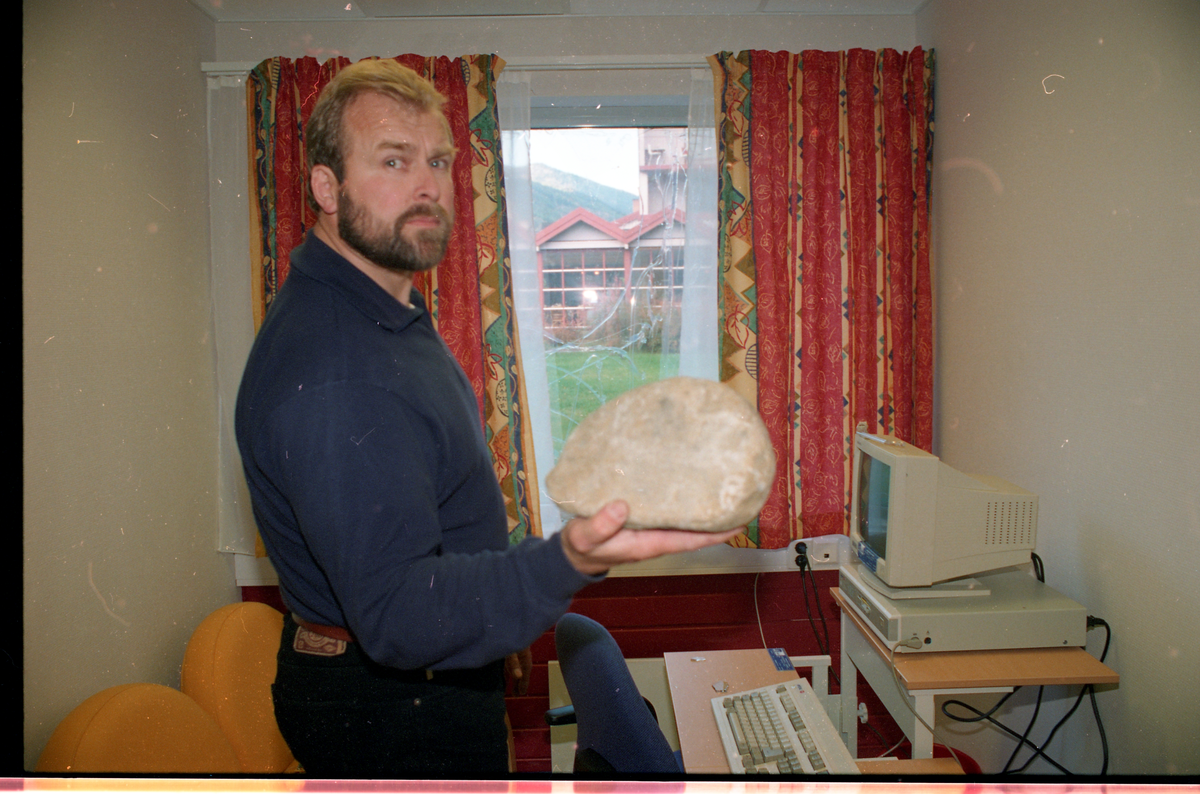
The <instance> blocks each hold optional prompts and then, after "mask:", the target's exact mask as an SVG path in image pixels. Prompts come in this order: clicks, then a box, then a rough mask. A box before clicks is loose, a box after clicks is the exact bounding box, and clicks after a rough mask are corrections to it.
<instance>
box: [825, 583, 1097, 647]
mask: <svg viewBox="0 0 1200 794" xmlns="http://www.w3.org/2000/svg"><path fill="white" fill-rule="evenodd" d="M975 578H976V579H977V580H979V582H980V583H981V584H982V585H983V586H984V587H985V588H987V589H988V590H990V593H989V594H988V595H958V596H952V597H940V598H907V599H894V600H893V599H890V598H887V597H886V596H884V595H883V594H881V593H879V592H877V591H876V590H875V589H873V588H872V587H871V585H870V584H869V583H868V582H867V581H866V578H865V575H864V573H863V571H862V570H860V569H859V567H858V565H857V564H855V565H848V566H843V567H842V568H841V570H840V575H839V586H840V588H841V591H842V593H843V595H845V596H846V598H847V600H848V601H849V602H850V604H851V606H852V608H853V609H854V611H855V612H857V613H858V615H859V617H861V618H862V619H863V621H864V622H865V623H866V624H867V625H869V626H870V627H871V628H872V629H873V630H874V632H875V634H876V635H877V636H878V637H879V638H881V639H882V640H883V641H884V642H885V643H886V644H887V645H889V646H892V645H895V647H896V652H897V653H921V652H935V651H976V650H997V649H1002V648H1053V647H1070V646H1082V645H1085V644H1086V643H1087V611H1086V610H1085V609H1084V608H1083V606H1082V605H1080V604H1078V603H1077V602H1075V601H1072V600H1071V599H1070V598H1067V597H1066V596H1064V595H1062V594H1061V593H1059V592H1058V591H1057V590H1055V589H1053V588H1052V587H1049V586H1047V585H1045V584H1043V583H1042V582H1039V581H1038V580H1037V579H1035V578H1034V577H1033V576H1030V575H1029V574H1028V573H1026V572H1025V571H1023V570H1020V569H1018V568H1006V569H1003V570H1000V571H993V572H991V573H985V574H978V575H976V576H975ZM914 638H915V639H914ZM905 642H907V643H909V644H897V643H905Z"/></svg>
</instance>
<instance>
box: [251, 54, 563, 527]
mask: <svg viewBox="0 0 1200 794" xmlns="http://www.w3.org/2000/svg"><path fill="white" fill-rule="evenodd" d="M395 60H396V61H398V62H400V63H401V64H403V65H405V66H407V67H409V68H411V69H413V70H414V71H416V72H417V73H418V74H420V75H422V76H424V77H425V78H427V79H429V80H430V81H431V82H432V83H433V84H434V86H435V87H436V88H437V89H438V91H440V92H441V93H442V94H443V95H444V96H445V97H446V98H447V102H446V105H445V106H444V108H443V109H444V112H445V114H446V118H447V119H448V120H449V122H450V129H451V132H452V134H453V136H454V145H455V146H456V148H457V149H458V152H459V156H458V157H457V158H456V159H455V174H454V177H455V228H454V233H453V234H452V236H451V238H450V244H449V246H448V249H447V252H446V257H445V259H444V260H443V261H442V263H441V265H439V266H438V267H437V268H436V269H435V270H434V271H432V272H430V273H424V274H420V275H419V276H418V277H417V279H416V280H415V287H416V289H418V290H420V292H421V294H422V295H423V296H424V298H425V301H426V303H427V305H428V306H429V309H430V312H431V314H432V316H433V322H434V325H435V327H436V328H437V330H438V333H440V334H441V335H442V338H443V339H445V340H446V344H447V346H448V347H449V348H450V350H451V352H453V353H454V356H455V358H457V359H458V362H459V364H461V365H462V368H463V370H464V371H465V372H466V373H467V377H468V378H470V380H471V383H472V385H473V386H474V388H475V395H476V399H478V401H479V408H480V413H481V414H482V416H483V424H484V432H485V435H486V437H487V442H488V446H489V447H490V449H491V452H492V462H493V464H494V466H495V469H496V475H497V477H498V478H499V480H500V485H501V489H502V490H503V492H504V497H505V502H506V504H507V508H508V524H509V537H510V539H511V540H512V542H514V543H516V542H517V541H519V540H520V539H521V538H523V537H525V536H526V535H528V534H535V535H540V534H541V527H540V524H539V522H538V520H537V518H536V517H537V516H538V515H539V512H538V493H537V487H536V485H535V486H534V487H532V488H530V487H527V483H537V475H536V472H535V470H534V468H533V467H534V462H533V441H532V437H531V435H530V433H529V430H528V422H527V420H526V417H527V416H528V407H527V405H528V403H527V402H526V400H525V396H524V393H523V385H522V383H521V381H520V379H519V373H520V361H519V355H520V345H519V344H518V342H517V330H516V325H515V322H514V315H513V303H512V271H511V268H510V263H509V255H508V241H507V239H506V236H505V235H506V229H507V224H506V223H505V219H504V216H505V206H504V192H503V181H502V178H501V174H502V169H501V161H500V131H499V125H498V123H497V114H496V76H497V75H498V74H499V72H500V70H501V69H503V68H504V62H503V60H501V59H500V58H497V57H496V56H494V55H470V56H464V57H461V58H457V59H450V58H446V57H424V56H418V55H400V56H397V57H396V58H395ZM349 65H350V61H349V60H348V59H346V58H335V59H331V60H328V61H326V62H325V63H321V64H318V63H317V61H316V60H315V59H313V58H300V59H298V60H296V61H292V60H290V59H288V58H271V59H268V60H266V61H263V62H262V63H261V64H259V65H258V66H257V67H255V68H254V70H253V71H252V72H251V73H250V78H249V80H248V81H247V88H246V91H247V102H248V105H249V108H250V112H249V114H248V115H249V125H250V129H249V136H248V139H249V142H250V143H249V146H250V189H251V191H252V193H253V195H254V196H255V197H256V198H257V201H255V202H251V205H252V210H251V214H252V216H253V217H252V219H251V243H250V245H251V252H250V253H251V261H252V262H253V263H254V274H253V290H254V296H253V297H254V322H255V328H257V327H258V326H259V325H260V324H261V323H262V319H263V316H264V315H265V313H266V310H267V308H268V307H269V306H270V305H271V300H272V298H274V296H275V294H276V292H277V291H278V289H279V287H280V285H281V284H283V282H284V280H285V279H286V278H287V273H288V254H289V252H290V251H291V250H292V248H294V247H295V246H297V245H299V244H300V242H301V241H302V240H303V239H304V235H305V233H306V232H307V231H308V230H309V229H310V228H312V226H313V225H314V224H315V222H316V217H315V214H314V212H313V210H312V209H311V208H310V207H309V206H308V202H307V198H306V195H307V194H306V184H307V179H308V173H307V167H306V164H305V158H304V125H305V124H306V123H307V121H308V117H309V114H310V113H311V112H312V108H313V105H314V104H315V103H316V99H317V96H318V95H319V94H320V92H321V89H322V88H323V87H324V86H325V85H326V83H328V82H329V81H330V80H331V79H332V78H333V76H334V75H335V74H337V72H338V71H339V70H341V69H343V68H345V67H346V66H349Z"/></svg>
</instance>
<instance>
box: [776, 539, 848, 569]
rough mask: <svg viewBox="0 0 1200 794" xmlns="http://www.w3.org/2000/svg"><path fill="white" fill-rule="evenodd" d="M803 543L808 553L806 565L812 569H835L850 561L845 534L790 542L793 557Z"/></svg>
mask: <svg viewBox="0 0 1200 794" xmlns="http://www.w3.org/2000/svg"><path fill="white" fill-rule="evenodd" d="M801 543H803V544H804V547H805V549H806V551H807V554H808V565H809V567H810V568H812V569H813V570H814V571H836V570H837V569H838V566H840V565H841V564H842V563H844V562H849V561H850V538H848V537H847V536H845V535H821V536H818V537H815V538H802V539H800V540H797V541H795V542H794V543H792V544H791V547H790V548H791V550H792V555H793V558H794V557H795V556H796V555H797V554H798V552H797V549H798V547H799V546H800V544H801Z"/></svg>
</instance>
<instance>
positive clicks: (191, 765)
mask: <svg viewBox="0 0 1200 794" xmlns="http://www.w3.org/2000/svg"><path fill="white" fill-rule="evenodd" d="M36 771H38V772H64V773H79V774H94V773H105V772H108V773H119V774H216V773H237V772H240V771H241V766H240V765H239V764H238V760H237V756H236V755H235V754H234V752H233V747H232V746H231V745H230V744H229V740H227V739H226V738H225V735H224V734H223V733H222V732H221V729H220V728H219V727H218V726H217V723H216V721H215V720H214V719H213V718H212V717H211V716H209V714H208V713H207V712H205V711H204V709H202V708H200V706H199V705H197V704H196V701H194V700H192V699H191V698H189V697H188V696H187V695H185V694H183V693H182V692H180V691H179V690H177V689H172V688H171V687H168V686H163V685H161V684H121V685H119V686H114V687H109V688H108V689H105V690H103V691H101V692H97V693H96V694H95V695H92V696H91V697H90V698H88V699H87V700H85V701H83V702H82V703H80V704H79V705H78V706H76V707H75V708H74V709H73V710H72V711H71V713H70V714H68V715H67V716H66V717H65V718H63V721H62V722H60V723H59V724H58V727H57V728H55V729H54V733H53V734H52V735H51V736H50V741H49V742H47V743H46V747H45V749H43V750H42V755H41V757H40V758H38V762H37V767H36Z"/></svg>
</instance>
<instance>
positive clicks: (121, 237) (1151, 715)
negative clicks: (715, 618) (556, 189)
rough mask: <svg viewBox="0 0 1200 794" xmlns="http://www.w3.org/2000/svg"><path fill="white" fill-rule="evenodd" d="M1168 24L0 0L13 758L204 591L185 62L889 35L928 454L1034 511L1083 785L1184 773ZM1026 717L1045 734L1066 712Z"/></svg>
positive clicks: (199, 245) (621, 87)
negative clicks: (548, 14)
mask: <svg viewBox="0 0 1200 794" xmlns="http://www.w3.org/2000/svg"><path fill="white" fill-rule="evenodd" d="M147 8H150V9H152V10H149V11H148V10H146V9H147ZM1196 8H1197V5H1196V4H1195V3H1194V2H1192V0H1176V1H1175V2H1169V3H1151V2H1139V3H1126V2H1111V1H1110V2H1092V1H1091V0H1052V2H1041V1H1040V0H1012V2H1008V3H1004V4H999V3H993V2H987V1H986V0H930V2H929V3H928V4H927V5H925V6H924V7H922V9H921V11H920V13H919V14H918V15H917V16H916V17H915V18H910V17H879V18H871V17H852V16H828V17H808V18H787V17H769V18H767V19H765V20H752V19H748V18H731V17H720V18H681V17H674V18H651V19H649V20H637V21H629V20H625V21H622V20H608V21H605V20H596V19H587V20H580V21H565V20H528V19H519V20H498V21H494V22H488V23H480V22H470V23H462V22H455V23H447V22H444V21H432V20H426V21H422V22H421V23H419V24H412V23H403V22H379V23H349V24H347V23H317V24H299V23H297V24H287V25H280V24H274V25H272V24H264V23H237V24H223V25H214V24H213V23H212V22H211V21H209V20H208V19H207V18H206V17H204V16H203V15H202V14H201V13H200V12H198V11H196V10H195V8H194V7H193V6H191V5H190V4H188V3H187V2H186V1H185V0H160V2H154V3H139V2H133V0H117V2H116V3H113V4H109V3H104V4H101V3H96V2H93V1H91V0H78V1H77V2H64V1H63V0H41V2H36V3H34V2H29V3H26V7H25V18H24V53H23V62H24V75H23V77H24V80H25V87H24V103H25V107H24V112H25V119H24V133H25V142H24V152H23V154H24V171H25V191H26V192H25V196H24V211H25V219H24V235H25V241H24V244H25V252H24V256H25V261H24V271H23V275H24V301H25V303H24V315H25V317H24V323H25V328H24V332H25V338H24V357H25V361H24V373H23V374H24V380H25V384H24V390H25V400H26V406H25V413H24V421H25V445H26V446H25V461H24V463H25V497H24V509H25V527H24V543H25V571H24V573H25V611H24V617H25V632H26V644H25V660H24V662H25V670H26V681H25V702H26V728H25V758H26V763H27V764H32V762H33V760H35V759H36V757H37V754H38V753H39V752H40V750H41V747H42V745H43V744H44V742H45V739H46V738H47V737H48V736H49V733H50V731H51V730H52V729H53V726H54V725H55V724H56V723H57V721H58V720H59V719H61V717H62V716H63V715H65V714H66V713H67V711H69V710H70V708H71V707H73V706H74V705H75V704H77V703H78V702H79V701H81V700H82V699H83V698H85V697H87V696H89V695H91V694H93V693H94V692H96V691H98V690H100V689H102V688H104V687H106V686H111V685H113V684H117V683H123V682H126V681H135V680H150V681H159V682H162V683H168V684H175V683H177V682H178V667H179V662H180V659H181V658H182V652H183V645H184V643H185V642H186V639H187V637H188V635H189V634H190V632H191V630H192V628H193V627H194V626H195V624H196V623H197V622H198V621H199V620H200V619H201V618H202V617H203V615H204V614H206V613H207V612H208V611H210V610H211V609H212V608H214V607H216V606H218V605H219V604H221V603H225V602H227V601H230V600H233V599H234V598H236V592H235V590H234V587H233V577H232V572H231V570H230V565H229V563H228V561H227V560H226V559H225V558H224V557H222V556H221V555H218V554H216V553H215V552H214V551H213V549H214V547H215V535H216V517H215V516H216V494H215V490H216V482H217V472H216V455H217V453H216V427H217V420H216V406H215V398H214V396H213V394H214V385H213V374H212V373H213V360H212V357H213V353H212V329H211V326H210V314H209V312H210V307H209V305H208V294H209V285H208V242H207V241H208V208H207V204H206V201H207V186H206V170H205V151H206V144H205V129H204V117H205V113H204V111H205V93H204V79H203V76H202V75H201V74H200V71H199V68H198V66H199V63H200V62H202V61H252V62H257V61H258V60H261V59H263V58H265V57H269V56H272V55H287V56H290V57H297V56H299V55H303V54H312V55H314V56H316V57H318V58H319V59H324V58H326V57H329V56H330V55H332V54H335V53H342V54H346V55H348V56H349V57H351V58H359V57H363V56H365V55H389V54H396V53H399V52H405V51H416V52H421V53H425V54H431V53H437V54H448V55H458V54H462V53H468V52H478V51H485V52H486V51H491V52H497V53H499V54H501V55H502V56H504V57H507V58H510V59H516V58H521V57H536V56H555V55H581V56H588V55H600V56H604V55H629V56H634V55H638V54H644V55H666V54H706V53H711V52H716V51H718V50H722V49H725V50H740V49H745V48H758V49H788V50H798V49H803V48H805V47H816V48H822V49H846V48H849V47H865V48H869V49H875V48H879V47H885V46H890V47H896V48H898V49H908V48H909V47H911V46H912V45H913V44H915V43H920V44H923V45H926V46H933V47H935V48H936V49H937V50H938V76H937V103H938V104H937V113H938V118H937V125H938V126H937V138H936V145H935V158H936V159H935V184H934V201H935V210H934V221H935V224H936V237H935V246H936V251H935V253H936V260H937V267H938V289H939V295H938V323H939V332H938V356H939V369H938V373H939V375H938V377H939V381H938V388H939V393H938V401H939V403H938V404H939V417H940V419H939V426H938V434H939V438H938V444H939V450H940V451H941V453H942V454H943V455H944V457H945V458H946V459H947V460H948V461H949V462H950V463H951V464H953V465H956V466H959V467H960V468H964V469H967V470H977V471H982V472H987V473H992V474H997V475H1001V476H1004V477H1006V478H1008V479H1010V480H1013V481H1014V482H1016V483H1018V484H1020V485H1023V486H1025V487H1028V488H1030V489H1032V490H1034V491H1036V492H1038V493H1040V494H1041V497H1042V498H1041V539H1040V544H1039V546H1040V548H1039V551H1040V553H1041V554H1042V556H1043V558H1044V559H1045V561H1046V568H1047V572H1048V580H1049V582H1050V583H1051V584H1052V585H1053V586H1055V587H1057V588H1059V589H1060V590H1062V591H1064V592H1066V593H1067V594H1069V595H1071V596H1072V597H1074V598H1076V599H1078V600H1080V601H1082V602H1083V603H1084V604H1086V605H1087V606H1088V609H1089V611H1090V612H1091V613H1092V614H1095V615H1098V616H1101V617H1104V618H1105V619H1107V620H1108V621H1109V622H1110V623H1111V624H1112V625H1113V628H1114V632H1115V638H1114V643H1113V648H1112V650H1111V651H1110V653H1109V662H1110V663H1111V664H1112V665H1113V666H1114V667H1116V668H1117V669H1118V670H1119V671H1120V672H1121V674H1122V677H1123V679H1122V683H1121V686H1120V687H1119V688H1118V689H1116V690H1112V691H1105V692H1102V693H1101V695H1100V704H1101V709H1102V712H1103V715H1104V718H1105V726H1106V728H1107V730H1108V735H1109V740H1110V745H1111V746H1112V750H1113V762H1112V766H1111V767H1110V771H1111V772H1115V773H1132V774H1137V773H1164V772H1174V773H1182V772H1192V773H1195V772H1198V771H1200V751H1198V749H1197V748H1200V736H1197V729H1196V728H1195V726H1196V724H1197V722H1196V720H1195V717H1194V714H1195V711H1196V705H1197V703H1200V692H1198V690H1197V686H1196V684H1195V683H1194V681H1193V679H1194V678H1195V675H1194V671H1195V669H1197V667H1198V666H1200V662H1198V659H1197V657H1198V655H1200V646H1198V642H1200V641H1198V640H1197V639H1196V634H1195V632H1192V631H1190V630H1189V629H1188V628H1187V627H1189V626H1190V624H1191V622H1192V621H1191V620H1190V619H1191V618H1192V617H1193V614H1194V613H1195V612H1196V611H1197V609H1198V608H1200V595H1198V594H1200V581H1198V576H1200V574H1198V573H1197V572H1198V570H1200V504H1198V499H1200V497H1198V492H1200V484H1198V481H1197V472H1200V459H1198V457H1197V449H1198V447H1197V445H1196V443H1195V442H1196V440H1197V438H1198V437H1200V433H1198V432H1197V431H1198V430H1200V428H1198V426H1197V421H1198V420H1197V411H1196V409H1195V402H1196V394H1197V393H1198V392H1200V389H1198V386H1200V372H1198V370H1200V367H1198V365H1197V353H1196V346H1195V342H1196V340H1197V339H1200V327H1198V324H1200V320H1198V319H1197V318H1198V317H1200V315H1198V314H1197V313H1196V312H1195V311H1194V310H1193V306H1192V304H1193V302H1194V301H1195V298H1196V296H1197V294H1198V293H1200V289H1198V287H1200V282H1198V279H1200V275H1198V274H1200V265H1198V264H1197V251H1200V219H1198V215H1200V182H1198V175H1197V169H1198V168H1200V166H1198V164H1197V160H1198V158H1197V148H1198V147H1197V138H1196V136H1197V135H1200V119H1198V118H1197V115H1196V114H1197V110H1196V109H1197V108H1200V96H1198V95H1197V94H1198V91H1200V74H1198V71H1197V53H1198V52H1200V42H1198V41H1197V31H1200V19H1198V18H1197V15H1196V11H1195V9H1196ZM1185 10H1186V12H1185ZM1187 13H1190V16H1187ZM1101 39H1103V43H1101ZM147 65H149V67H150V68H145V67H147ZM136 67H142V68H136ZM1052 74H1060V75H1063V77H1061V78H1053V77H1048V76H1049V75H1052ZM1043 78H1047V79H1046V82H1045V87H1044V88H1043ZM656 91H666V92H671V93H686V88H685V87H684V83H683V76H682V75H679V74H677V73H673V72H667V73H653V74H650V73H644V74H624V73H612V72H608V73H602V74H601V75H599V76H596V75H592V76H585V75H579V74H563V73H550V74H543V75H540V76H539V77H538V78H537V80H536V81H535V92H536V93H540V94H545V95H552V94H555V93H571V92H578V93H595V94H602V95H603V94H619V93H632V94H638V93H653V92H656ZM1047 91H1053V93H1047ZM77 141H97V142H98V143H77ZM164 205H165V206H164ZM1099 640H1100V637H1099V633H1098V632H1093V636H1092V640H1091V643H1090V644H1089V647H1090V648H1091V650H1093V651H1094V652H1098V651H1099ZM1050 695H1051V704H1050V706H1049V708H1050V710H1051V711H1055V710H1057V712H1058V713H1061V712H1062V711H1063V709H1064V708H1065V704H1066V702H1067V701H1066V699H1065V697H1066V693H1065V692H1060V691H1052V692H1051V693H1050ZM1016 700H1018V701H1019V702H1021V703H1022V704H1027V703H1028V700H1029V699H1028V697H1026V696H1025V695H1023V694H1022V695H1018V696H1017V698H1016ZM1085 708H1086V707H1085ZM1027 713H1028V706H1027V705H1022V706H1021V707H1020V708H1019V709H1018V716H1020V715H1023V714H1027ZM1041 724H1042V725H1043V726H1048V724H1049V723H1048V722H1046V721H1045V720H1044V718H1043V721H1042V722H1041ZM1063 737H1064V738H1063V741H1062V742H1056V746H1059V747H1061V748H1062V749H1061V750H1060V751H1059V755H1060V756H1061V757H1063V758H1065V759H1070V763H1071V764H1072V765H1073V766H1074V768H1077V769H1078V771H1081V772H1093V771H1098V769H1099V760H1098V759H1099V750H1098V742H1097V739H1096V733H1095V730H1094V729H1093V728H1092V726H1091V722H1090V717H1089V716H1088V715H1087V714H1086V713H1081V714H1078V715H1077V716H1076V717H1074V718H1073V720H1072V722H1071V723H1070V724H1069V726H1068V727H1067V728H1066V729H1064V731H1063ZM964 741H967V742H969V743H970V742H973V743H974V744H970V745H969V746H970V749H971V751H972V752H973V753H974V754H976V755H977V757H979V758H980V759H981V760H985V766H987V767H988V768H993V769H994V768H998V766H999V765H1000V764H1002V763H1003V761H1004V758H1005V757H1007V754H1006V753H1004V752H1002V751H1000V750H997V749H995V748H996V747H1000V746H1004V745H1003V743H1002V742H1003V740H998V741H997V740H992V739H987V740H986V741H985V740H984V739H982V738H980V737H978V736H973V737H967V738H966V739H965V740H964ZM989 746H990V747H991V748H992V749H989Z"/></svg>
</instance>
